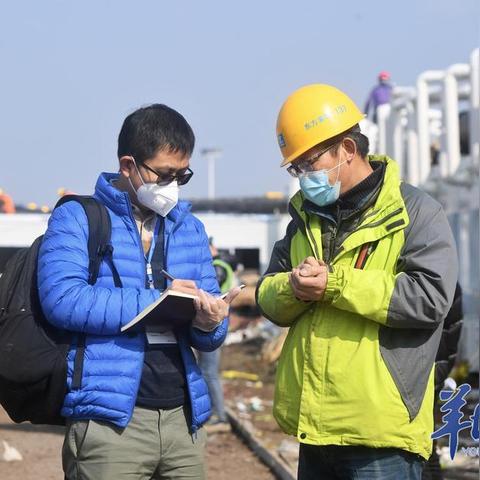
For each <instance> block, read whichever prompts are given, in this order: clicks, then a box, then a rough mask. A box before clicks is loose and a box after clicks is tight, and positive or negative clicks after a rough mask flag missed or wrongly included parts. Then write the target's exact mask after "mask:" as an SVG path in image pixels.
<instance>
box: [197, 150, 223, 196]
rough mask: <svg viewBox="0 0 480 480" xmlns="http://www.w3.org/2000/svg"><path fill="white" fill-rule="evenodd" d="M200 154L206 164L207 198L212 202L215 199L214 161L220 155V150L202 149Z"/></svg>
mask: <svg viewBox="0 0 480 480" xmlns="http://www.w3.org/2000/svg"><path fill="white" fill-rule="evenodd" d="M201 154H202V156H203V157H204V158H205V159H206V160H207V162H208V198H209V199H211V200H213V199H214V198H215V160H216V159H217V158H219V157H220V156H221V155H222V149H220V148H203V149H202V150H201Z"/></svg>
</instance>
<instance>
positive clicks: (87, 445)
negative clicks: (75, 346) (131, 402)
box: [62, 407, 206, 480]
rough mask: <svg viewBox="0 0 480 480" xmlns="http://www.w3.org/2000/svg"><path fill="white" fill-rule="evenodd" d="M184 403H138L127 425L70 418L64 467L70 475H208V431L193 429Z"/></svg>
mask: <svg viewBox="0 0 480 480" xmlns="http://www.w3.org/2000/svg"><path fill="white" fill-rule="evenodd" d="M189 418H190V414H189V412H188V411H187V409H186V408H185V407H178V408H174V409H171V410H149V409H145V408H140V407H135V409H134V412H133V416H132V419H131V421H130V423H129V424H128V425H127V427H125V428H120V427H116V426H115V425H113V424H111V423H108V422H99V421H95V420H76V421H73V422H68V423H67V431H66V434H65V440H64V443H63V452H62V458H63V470H64V472H65V476H66V478H67V479H68V480H123V479H129V480H133V479H135V480H140V479H142V480H143V479H162V480H163V479H186V478H189V479H204V478H205V469H204V447H205V443H206V433H205V430H204V428H201V429H200V430H199V431H198V432H197V433H196V434H193V435H191V434H190V432H189Z"/></svg>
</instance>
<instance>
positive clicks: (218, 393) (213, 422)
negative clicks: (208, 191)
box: [197, 237, 235, 433]
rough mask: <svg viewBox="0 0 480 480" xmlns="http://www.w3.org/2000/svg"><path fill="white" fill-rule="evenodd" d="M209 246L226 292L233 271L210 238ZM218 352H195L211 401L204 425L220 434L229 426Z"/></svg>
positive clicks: (223, 291)
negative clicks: (208, 416) (209, 412)
mask: <svg viewBox="0 0 480 480" xmlns="http://www.w3.org/2000/svg"><path fill="white" fill-rule="evenodd" d="M209 244H210V253H211V254H212V258H213V266H214V267H215V273H216V276H217V281H218V284H219V285H220V291H221V292H222V293H225V292H228V291H229V290H230V289H231V288H232V287H233V284H234V279H235V275H234V273H233V269H232V267H231V266H230V265H229V264H228V263H227V262H225V261H224V260H222V259H221V258H220V256H219V255H218V250H217V247H215V245H214V244H213V238H212V237H210V238H209ZM220 352H221V349H220V348H217V349H216V350H214V351H213V352H200V351H199V352H197V353H198V365H199V367H200V370H201V371H202V373H203V375H204V377H205V380H206V381H207V385H208V391H209V393H210V398H211V400H212V416H211V418H210V420H209V421H208V422H207V423H206V425H205V428H206V430H207V432H209V433H220V432H227V431H229V430H230V424H229V423H228V418H227V414H226V412H225V404H224V398H223V386H222V383H221V380H220Z"/></svg>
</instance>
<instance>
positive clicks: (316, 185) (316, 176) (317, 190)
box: [299, 160, 346, 207]
mask: <svg viewBox="0 0 480 480" xmlns="http://www.w3.org/2000/svg"><path fill="white" fill-rule="evenodd" d="M345 162H346V160H344V161H343V162H340V163H339V164H338V165H337V166H336V167H333V168H330V169H329V170H325V169H323V170H317V171H313V172H306V173H302V174H301V175H299V180H300V188H301V189H302V192H303V195H304V196H305V198H307V199H308V200H310V201H311V202H312V203H314V204H315V205H317V206H319V207H324V206H325V205H330V204H332V203H335V202H336V201H337V200H338V197H339V196H340V183H341V182H340V181H339V180H338V176H339V174H340V165H343V164H344V163H345ZM336 168H338V172H337V180H336V181H335V183H334V184H333V185H330V182H329V180H328V172H331V171H332V170H335V169H336Z"/></svg>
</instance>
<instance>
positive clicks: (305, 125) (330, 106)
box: [277, 83, 364, 167]
mask: <svg viewBox="0 0 480 480" xmlns="http://www.w3.org/2000/svg"><path fill="white" fill-rule="evenodd" d="M363 118H364V115H363V113H362V112H361V111H360V110H359V109H358V107H357V106H356V105H355V103H353V101H352V99H351V98H350V97H348V96H347V95H345V94H344V93H343V92H341V91H340V90H338V89H337V88H335V87H332V86H330V85H324V84H320V83H317V84H313V85H306V86H305V87H302V88H299V89H298V90H296V91H295V92H293V93H292V94H291V95H290V96H289V97H288V98H287V100H286V101H285V103H284V104H283V105H282V108H281V109H280V113H279V114H278V119H277V140H278V144H279V146H280V150H281V151H282V155H283V162H282V165H281V166H282V167H283V166H284V165H287V163H290V162H292V161H293V160H295V159H296V158H298V157H299V156H300V155H302V154H303V153H305V152H306V151H307V150H309V149H310V148H312V147H314V146H315V145H318V144H319V143H322V142H324V141H325V140H328V139H330V138H333V137H335V136H336V135H338V134H340V133H342V132H345V131H347V130H348V129H350V128H351V127H353V126H354V125H356V124H357V123H358V122H359V121H360V120H362V119H363Z"/></svg>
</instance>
